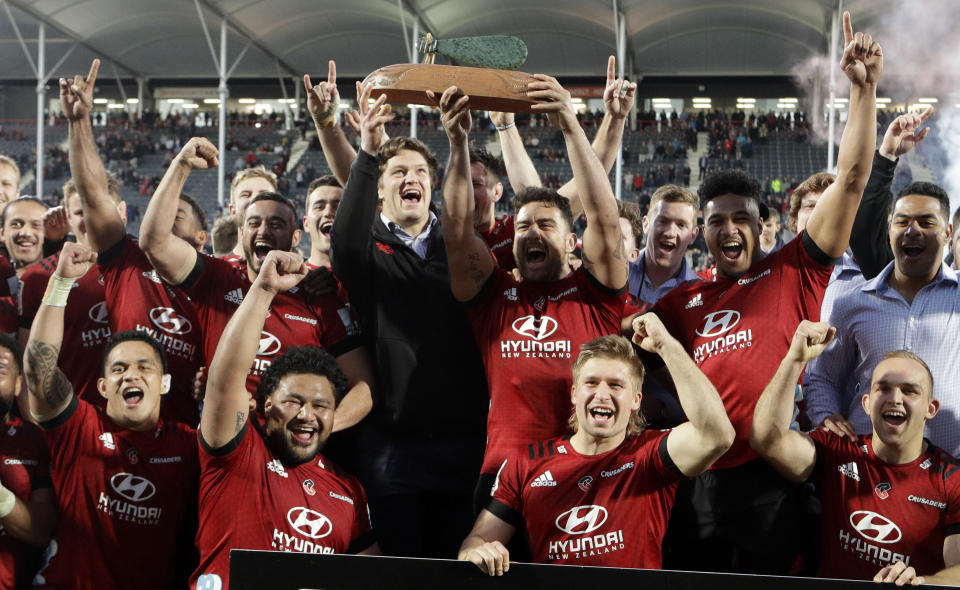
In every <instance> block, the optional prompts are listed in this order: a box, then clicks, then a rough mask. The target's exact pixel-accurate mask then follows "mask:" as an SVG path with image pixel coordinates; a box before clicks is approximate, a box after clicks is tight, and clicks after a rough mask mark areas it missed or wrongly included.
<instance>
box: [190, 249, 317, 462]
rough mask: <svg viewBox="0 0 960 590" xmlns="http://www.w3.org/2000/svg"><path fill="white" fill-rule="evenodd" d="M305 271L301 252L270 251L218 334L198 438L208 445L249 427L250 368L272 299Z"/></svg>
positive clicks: (227, 439)
mask: <svg viewBox="0 0 960 590" xmlns="http://www.w3.org/2000/svg"><path fill="white" fill-rule="evenodd" d="M306 274H307V269H306V266H304V264H303V257H302V256H300V255H299V254H296V253H293V252H283V251H280V250H273V251H271V252H270V253H269V254H267V257H266V258H265V259H264V261H263V264H262V265H261V266H260V272H259V273H258V274H257V279H256V280H255V281H254V282H253V284H252V285H251V286H250V290H249V291H247V295H246V296H245V297H244V298H243V302H241V303H240V307H238V308H237V310H236V311H235V312H234V313H233V317H231V318H230V321H229V322H228V323H227V327H226V328H224V330H223V334H221V335H220V343H219V344H218V345H217V352H216V353H215V354H214V355H213V361H212V362H211V363H210V369H209V370H208V371H207V391H206V394H205V395H204V397H203V413H202V414H201V416H200V436H201V437H202V439H203V442H204V443H206V445H207V446H208V447H209V448H211V449H218V448H220V447H223V446H225V445H227V444H229V443H230V442H231V441H233V440H234V439H235V438H236V437H237V435H238V434H240V431H241V430H243V427H244V426H245V425H246V423H247V416H248V415H249V413H250V411H251V409H252V403H251V402H252V401H253V398H252V393H253V392H247V372H248V371H249V370H250V366H251V365H252V364H253V359H254V358H255V357H256V356H257V349H258V347H259V346H260V332H261V330H263V322H264V320H266V318H267V313H268V311H269V310H270V303H271V302H272V301H273V298H274V297H275V296H276V295H277V293H282V292H284V291H288V290H290V289H291V288H292V287H294V286H295V285H297V283H299V282H300V281H301V280H302V279H303V277H304V276H306Z"/></svg>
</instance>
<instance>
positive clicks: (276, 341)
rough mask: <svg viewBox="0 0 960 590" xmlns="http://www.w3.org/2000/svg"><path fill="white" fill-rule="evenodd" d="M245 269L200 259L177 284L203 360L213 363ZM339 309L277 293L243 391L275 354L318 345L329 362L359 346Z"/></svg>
mask: <svg viewBox="0 0 960 590" xmlns="http://www.w3.org/2000/svg"><path fill="white" fill-rule="evenodd" d="M250 284H251V283H250V281H249V280H248V279H247V273H246V269H245V268H244V269H243V271H242V272H237V270H236V269H235V268H234V266H233V265H231V264H230V263H229V262H227V261H225V260H223V259H222V258H214V257H212V256H207V255H205V254H201V255H199V256H197V264H196V266H194V268H193V270H192V271H191V272H190V275H189V276H188V277H187V279H186V280H185V281H184V282H183V284H182V285H180V286H181V287H182V288H183V289H184V290H185V291H186V292H187V293H189V294H190V297H191V299H192V300H193V302H194V304H195V305H196V310H197V316H198V318H199V323H200V328H201V330H200V332H201V338H202V341H203V351H204V358H205V359H206V361H207V363H206V364H208V365H209V364H210V361H212V360H213V355H214V353H215V352H216V351H217V344H218V343H219V342H220V334H222V333H223V330H224V328H226V327H227V322H229V321H230V317H231V316H232V315H233V312H234V311H236V309H237V307H239V306H240V303H241V302H242V301H243V297H244V296H245V295H246V294H247V291H248V290H249V289H250ZM340 308H341V304H340V302H339V301H338V299H337V297H336V296H335V295H322V296H320V297H316V298H310V297H309V296H308V295H307V294H306V293H305V292H304V291H303V290H302V289H300V288H298V287H294V288H293V289H290V290H289V291H287V292H286V293H278V294H277V295H276V297H274V298H273V303H271V304H270V312H269V313H268V314H267V318H266V321H265V322H264V326H263V331H261V332H260V349H259V351H258V352H257V356H256V358H254V360H253V366H252V367H251V368H250V373H249V375H248V376H247V390H248V391H250V392H256V390H257V386H258V385H259V384H260V375H261V374H262V372H263V371H264V370H266V368H267V367H269V366H270V363H271V362H272V361H273V359H274V358H276V357H277V356H278V355H281V354H283V352H284V351H286V350H287V349H288V348H290V347H292V346H307V345H311V346H321V347H323V348H325V349H327V351H328V352H329V353H330V354H332V355H333V356H334V357H337V356H340V355H342V354H344V353H346V352H349V351H351V350H353V349H354V348H357V347H358V346H360V341H359V339H357V338H354V337H349V336H348V335H347V329H348V327H349V326H350V322H352V320H351V319H350V316H349V313H347V314H346V319H344V318H343V317H341V314H340V313H339V312H338V310H339V309H340Z"/></svg>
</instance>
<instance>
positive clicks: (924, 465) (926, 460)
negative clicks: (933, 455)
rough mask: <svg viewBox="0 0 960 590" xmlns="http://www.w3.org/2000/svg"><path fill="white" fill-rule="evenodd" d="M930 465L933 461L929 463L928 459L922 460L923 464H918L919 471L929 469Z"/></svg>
mask: <svg viewBox="0 0 960 590" xmlns="http://www.w3.org/2000/svg"><path fill="white" fill-rule="evenodd" d="M932 465H933V461H931V460H930V458H929V457H928V458H926V459H924V460H923V463H921V464H920V469H930V467H931V466H932Z"/></svg>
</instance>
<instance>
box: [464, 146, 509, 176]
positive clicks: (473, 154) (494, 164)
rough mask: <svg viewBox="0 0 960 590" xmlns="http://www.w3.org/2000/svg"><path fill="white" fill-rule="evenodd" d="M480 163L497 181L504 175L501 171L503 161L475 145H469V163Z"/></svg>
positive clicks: (502, 170)
mask: <svg viewBox="0 0 960 590" xmlns="http://www.w3.org/2000/svg"><path fill="white" fill-rule="evenodd" d="M477 162H480V163H481V164H483V167H484V168H486V169H487V172H489V173H490V174H493V175H494V176H495V177H496V178H497V180H499V179H500V178H501V177H502V176H503V173H504V169H503V160H501V159H500V158H498V157H496V156H494V155H493V154H491V153H490V152H488V151H487V150H486V149H484V148H482V147H480V146H479V145H477V144H475V143H471V144H470V163H471V164H476V163H477Z"/></svg>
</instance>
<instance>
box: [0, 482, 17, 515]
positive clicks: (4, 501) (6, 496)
mask: <svg viewBox="0 0 960 590" xmlns="http://www.w3.org/2000/svg"><path fill="white" fill-rule="evenodd" d="M16 503H17V497H16V496H14V495H13V492H11V491H10V490H8V489H7V488H5V487H4V486H3V484H0V518H5V517H6V516H7V515H8V514H10V513H11V512H13V507H14V506H15V505H16Z"/></svg>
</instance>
